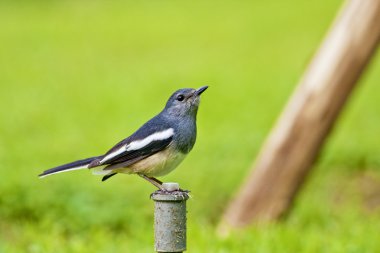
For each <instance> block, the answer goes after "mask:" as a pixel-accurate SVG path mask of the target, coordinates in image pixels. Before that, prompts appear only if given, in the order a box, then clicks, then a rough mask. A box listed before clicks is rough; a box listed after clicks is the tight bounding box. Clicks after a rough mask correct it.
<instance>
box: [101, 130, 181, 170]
mask: <svg viewBox="0 0 380 253" xmlns="http://www.w3.org/2000/svg"><path fill="white" fill-rule="evenodd" d="M173 135H174V130H173V128H169V129H166V130H164V131H161V132H157V133H154V134H151V135H149V136H147V137H146V138H144V139H142V140H136V141H133V142H131V143H129V144H128V145H124V146H121V147H120V148H119V149H118V150H115V151H114V152H112V153H110V154H108V155H106V156H105V157H104V158H103V159H102V160H101V161H100V164H103V163H104V162H106V161H107V160H109V159H112V158H114V157H115V156H117V155H119V154H121V153H123V152H125V151H131V150H139V149H142V148H144V147H145V146H147V145H149V144H150V143H151V142H153V141H160V140H165V139H168V138H170V137H172V136H173Z"/></svg>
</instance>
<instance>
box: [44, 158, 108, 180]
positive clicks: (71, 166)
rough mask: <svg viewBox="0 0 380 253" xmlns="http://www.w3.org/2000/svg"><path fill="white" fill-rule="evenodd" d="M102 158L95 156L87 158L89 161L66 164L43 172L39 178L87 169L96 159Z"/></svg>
mask: <svg viewBox="0 0 380 253" xmlns="http://www.w3.org/2000/svg"><path fill="white" fill-rule="evenodd" d="M101 157H102V156H95V157H90V158H87V159H83V160H78V161H75V162H71V163H67V164H64V165H61V166H58V167H55V168H51V169H48V170H45V171H44V172H42V173H41V174H40V175H38V176H39V177H40V178H42V177H46V176H49V175H53V174H57V173H61V172H65V171H72V170H79V169H87V168H88V165H89V164H90V163H91V162H92V161H94V160H96V159H99V158H101Z"/></svg>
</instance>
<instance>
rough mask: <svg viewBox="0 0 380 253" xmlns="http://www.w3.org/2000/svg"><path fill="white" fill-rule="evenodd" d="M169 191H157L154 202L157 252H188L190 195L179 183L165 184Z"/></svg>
mask: <svg viewBox="0 0 380 253" xmlns="http://www.w3.org/2000/svg"><path fill="white" fill-rule="evenodd" d="M163 187H164V188H165V189H167V191H165V192H164V191H161V190H159V191H156V192H154V193H153V194H152V195H151V198H152V199H153V200H154V248H155V251H157V252H183V251H185V250H186V200H188V199H189V195H188V193H187V192H186V191H182V190H180V189H179V185H178V184H177V183H164V184H163Z"/></svg>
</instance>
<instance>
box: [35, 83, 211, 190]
mask: <svg viewBox="0 0 380 253" xmlns="http://www.w3.org/2000/svg"><path fill="white" fill-rule="evenodd" d="M207 88H208V86H203V87H201V88H199V89H180V90H177V91H176V92H174V93H173V95H171V97H170V98H169V100H168V102H167V103H166V106H165V108H164V109H163V110H162V111H161V112H160V113H159V114H158V115H156V116H155V117H154V118H152V119H151V120H149V121H148V122H147V123H145V124H144V125H143V126H142V127H140V128H139V129H138V130H137V131H136V132H135V133H133V134H132V135H131V136H129V137H127V138H126V139H124V140H122V141H121V142H119V143H118V144H116V145H115V146H114V147H113V148H111V149H110V150H109V151H108V152H107V153H105V154H104V155H100V156H95V157H90V158H87V159H83V160H79V161H75V162H71V163H68V164H64V165H61V166H58V167H55V168H52V169H49V170H46V171H44V172H43V173H42V174H40V175H39V177H45V176H48V175H52V174H57V173H61V172H65V171H71V170H78V169H92V171H93V173H94V174H97V175H103V179H102V181H105V180H107V179H108V178H110V177H112V176H114V175H116V174H117V173H125V174H138V175H139V176H141V177H142V178H144V179H146V180H147V181H149V182H150V183H152V184H153V185H154V186H156V187H158V188H159V189H161V190H163V188H162V186H161V185H162V182H161V181H159V180H158V179H156V178H155V177H158V176H163V175H166V174H168V173H169V172H171V171H172V170H174V169H175V168H176V167H177V166H178V164H179V163H181V162H182V160H183V159H184V158H185V156H186V155H187V154H188V153H189V152H190V150H191V149H192V148H193V146H194V143H195V139H196V135H197V127H196V117H197V111H198V106H199V102H200V95H201V94H202V93H203V92H204V91H205V90H206V89H207Z"/></svg>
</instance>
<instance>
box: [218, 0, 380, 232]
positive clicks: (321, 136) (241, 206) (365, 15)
mask: <svg viewBox="0 0 380 253" xmlns="http://www.w3.org/2000/svg"><path fill="white" fill-rule="evenodd" d="M379 38H380V0H350V1H347V3H346V4H345V5H344V6H343V9H342V10H341V12H340V14H339V15H338V17H337V19H336V21H335V22H334V24H333V26H332V28H331V30H330V32H329V33H328V35H327V37H326V38H325V41H324V42H323V44H322V46H321V47H320V49H319V51H318V52H317V54H316V56H315V58H314V59H313V61H312V62H311V64H310V66H309V67H308V69H307V71H306V73H305V74H304V77H303V78H302V80H301V82H300V83H299V85H298V87H297V89H296V90H295V92H294V94H293V96H292V97H291V99H290V101H289V102H288V105H287V106H286V108H285V110H284V111H283V113H282V115H281V116H280V118H279V120H278V122H277V125H276V126H275V128H274V129H273V130H272V133H271V134H270V136H269V138H268V139H267V141H266V143H265V144H264V146H263V147H262V150H261V152H260V154H259V156H258V158H257V160H256V164H255V166H254V169H253V170H252V173H251V174H250V175H249V177H248V180H247V181H246V182H245V184H244V185H243V187H242V188H241V189H240V191H239V193H238V194H237V196H236V199H235V200H234V201H232V203H231V204H230V206H229V208H228V209H227V211H226V213H225V215H224V220H223V221H222V227H225V225H227V227H231V226H232V227H240V226H244V225H247V224H249V223H250V222H252V221H256V222H261V221H272V220H276V219H278V218H279V217H280V216H281V215H283V214H284V213H285V212H286V211H287V210H288V209H289V207H290V206H291V203H292V200H293V198H294V197H295V195H296V193H297V191H298V189H299V187H300V186H301V184H302V182H303V181H304V179H305V176H306V175H307V173H308V172H309V170H310V168H311V166H312V164H313V162H314V161H315V160H316V157H317V155H318V153H319V151H320V149H321V147H322V145H323V142H324V140H325V139H326V136H327V135H328V133H329V132H330V130H331V128H332V126H333V124H334V122H335V120H336V118H337V116H338V115H339V112H340V111H341V108H342V107H343V105H344V104H345V102H346V99H347V98H348V96H349V95H350V93H351V91H352V89H353V87H354V86H355V84H356V83H357V80H358V79H359V77H360V75H361V73H362V71H363V69H364V68H365V66H366V65H367V63H368V62H369V60H370V59H371V56H372V55H373V54H374V52H375V49H376V47H377V45H378V42H379ZM227 227H226V228H227Z"/></svg>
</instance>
